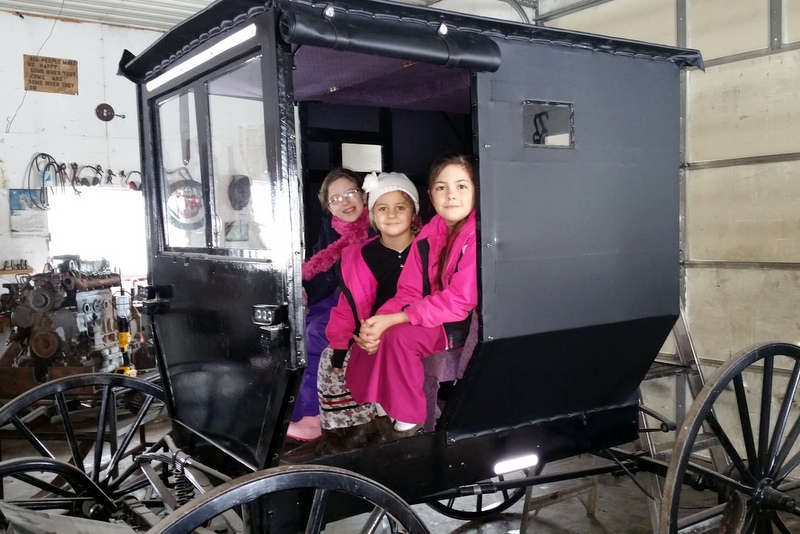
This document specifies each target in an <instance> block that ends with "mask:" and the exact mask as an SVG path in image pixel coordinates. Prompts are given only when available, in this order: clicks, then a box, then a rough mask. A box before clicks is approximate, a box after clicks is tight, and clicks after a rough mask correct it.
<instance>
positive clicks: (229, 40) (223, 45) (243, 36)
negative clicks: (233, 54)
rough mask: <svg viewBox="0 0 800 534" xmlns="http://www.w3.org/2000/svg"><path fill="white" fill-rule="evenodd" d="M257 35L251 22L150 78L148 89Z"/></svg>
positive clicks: (194, 67)
mask: <svg viewBox="0 0 800 534" xmlns="http://www.w3.org/2000/svg"><path fill="white" fill-rule="evenodd" d="M255 36H256V25H255V24H251V25H249V26H247V27H246V28H242V29H241V30H239V31H238V32H236V33H234V34H233V35H231V36H230V37H226V38H225V39H223V40H222V41H220V42H218V43H217V44H215V45H214V46H212V47H211V48H209V49H208V50H206V51H205V52H202V53H200V54H197V55H196V56H194V57H193V58H191V59H189V60H187V61H184V62H183V63H181V64H180V65H178V66H177V67H174V68H172V69H171V70H169V71H167V72H165V73H164V74H162V75H161V76H159V77H158V78H156V79H154V80H150V81H149V82H147V83H146V84H145V87H146V88H147V90H148V91H152V90H153V89H157V88H159V87H161V86H162V85H164V84H165V83H167V82H169V81H172V80H174V79H175V78H177V77H178V76H181V75H182V74H185V73H187V72H189V71H191V70H194V69H196V68H197V67H199V66H200V65H202V64H203V63H205V62H206V61H209V60H210V59H212V58H214V57H215V56H218V55H220V54H222V53H223V52H225V51H226V50H230V49H231V48H233V47H234V46H236V45H239V44H242V43H243V42H245V41H247V40H248V39H252V38H253V37H255Z"/></svg>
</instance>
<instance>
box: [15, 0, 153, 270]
mask: <svg viewBox="0 0 800 534" xmlns="http://www.w3.org/2000/svg"><path fill="white" fill-rule="evenodd" d="M51 30H52V35H50V37H49V38H48V35H49V34H50V32H51ZM159 35H160V34H159V33H158V32H153V31H146V30H135V29H130V28H122V27H115V26H105V25H100V24H91V23H76V22H64V21H58V22H56V23H55V25H54V19H48V18H40V17H33V16H27V15H26V16H25V17H24V18H22V17H20V16H17V15H14V14H12V13H9V12H4V11H0V40H2V50H3V53H2V54H0V117H2V119H3V120H2V121H0V266H1V265H2V261H3V260H4V259H22V258H24V259H27V260H28V263H29V264H30V265H31V266H32V267H33V268H35V269H36V270H37V271H41V269H42V267H43V265H44V264H45V262H46V261H47V257H48V246H47V241H46V239H45V238H44V237H32V238H11V237H10V226H9V199H8V190H9V189H10V188H25V187H27V177H26V176H25V174H26V170H27V168H28V165H29V163H30V161H31V159H32V158H33V156H35V155H36V154H38V153H40V152H45V153H48V154H50V155H52V156H53V157H54V158H55V159H56V160H57V161H59V162H65V163H67V165H68V166H69V163H70V162H73V161H74V162H77V163H79V164H81V165H83V164H91V165H97V164H99V165H101V166H102V167H103V168H104V169H107V168H110V169H112V170H113V171H114V172H118V171H119V170H121V169H124V170H125V171H126V172H127V171H131V170H139V166H140V164H139V144H138V125H137V119H136V117H137V109H136V92H135V86H134V84H133V83H131V82H129V81H127V80H125V79H124V78H122V77H120V76H117V74H116V73H117V64H118V62H119V59H120V57H121V55H122V51H123V50H124V49H126V48H127V49H128V50H130V51H131V52H133V53H134V54H139V53H140V52H142V51H143V50H144V49H145V48H146V47H147V46H149V44H150V43H152V42H153V41H155V39H157V38H158V36H159ZM45 41H46V42H45ZM43 43H45V44H44V46H43V47H42V44H43ZM40 47H41V51H39V49H40ZM25 54H28V55H40V56H49V57H58V58H65V59H74V60H76V61H77V62H78V84H79V87H78V95H75V96H73V95H60V94H53V93H42V92H27V93H26V92H25V91H24V80H23V55H25ZM23 98H24V102H23ZM104 102H105V103H108V104H110V105H111V106H112V107H113V108H114V110H115V112H116V113H118V114H122V115H125V116H126V118H124V119H122V118H119V117H115V118H114V119H113V120H112V121H110V122H103V121H101V120H99V119H98V118H97V117H96V115H95V108H96V107H97V105H98V104H101V103H104ZM20 104H22V105H21V106H20ZM18 107H19V110H18V111H17V108H18ZM15 113H16V117H14V114H15ZM12 117H14V119H13V122H11V124H10V127H9V122H8V121H10V120H11V118H12ZM7 128H8V131H6V130H7ZM90 211H91V210H88V209H87V210H85V212H84V213H76V224H75V231H76V232H83V233H85V235H86V238H87V239H91V238H92V226H93V225H95V224H108V221H102V220H100V221H98V220H96V219H94V218H93V217H92V214H91V213H90ZM140 253H141V254H145V251H144V250H142V251H141V252H140Z"/></svg>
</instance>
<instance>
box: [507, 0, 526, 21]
mask: <svg viewBox="0 0 800 534" xmlns="http://www.w3.org/2000/svg"><path fill="white" fill-rule="evenodd" d="M500 1H501V2H505V3H506V4H508V5H510V6H511V7H513V8H514V11H516V12H517V15H519V18H521V19H522V22H524V23H525V24H530V23H531V19H530V18H529V17H528V14H527V13H525V9H523V8H522V6H521V5H520V4H519V2H518V1H517V0H500Z"/></svg>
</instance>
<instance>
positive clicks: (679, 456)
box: [659, 343, 800, 534]
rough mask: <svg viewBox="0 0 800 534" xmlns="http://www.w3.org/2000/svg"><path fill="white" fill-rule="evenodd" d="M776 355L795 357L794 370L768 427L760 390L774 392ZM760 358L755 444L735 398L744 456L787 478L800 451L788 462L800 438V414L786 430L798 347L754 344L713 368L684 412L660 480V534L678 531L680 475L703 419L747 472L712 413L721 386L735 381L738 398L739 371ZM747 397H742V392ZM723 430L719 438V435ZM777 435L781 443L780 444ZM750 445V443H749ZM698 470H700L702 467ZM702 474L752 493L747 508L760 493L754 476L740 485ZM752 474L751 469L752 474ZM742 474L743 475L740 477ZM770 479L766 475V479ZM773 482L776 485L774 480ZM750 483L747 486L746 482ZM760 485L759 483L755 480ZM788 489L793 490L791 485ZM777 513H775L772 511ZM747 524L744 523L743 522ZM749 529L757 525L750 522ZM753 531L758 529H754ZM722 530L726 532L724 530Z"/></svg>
mask: <svg viewBox="0 0 800 534" xmlns="http://www.w3.org/2000/svg"><path fill="white" fill-rule="evenodd" d="M776 356H785V357H788V358H791V359H793V360H794V366H793V369H792V375H791V377H790V379H789V381H788V385H787V392H786V393H787V394H786V395H785V397H784V401H783V403H782V406H781V408H780V410H779V416H778V420H777V421H776V424H775V427H772V425H771V423H770V413H771V401H770V403H768V404H767V406H768V407H767V413H766V417H764V413H763V405H764V403H763V400H765V399H766V396H765V395H764V393H763V391H767V392H768V393H771V392H772V378H773V376H774V368H773V367H772V365H774V359H775V357H776ZM761 360H764V362H765V368H764V373H763V377H762V414H761V417H760V421H763V420H766V421H767V427H766V432H762V428H761V427H760V421H759V429H758V430H759V441H758V443H755V441H754V438H753V436H752V435H750V436H749V437H748V435H747V431H746V429H747V428H749V429H750V430H752V426H748V425H745V424H744V423H745V422H751V421H750V419H749V415H746V416H745V415H743V413H742V412H743V411H744V412H745V413H746V412H747V404H745V406H744V410H743V409H742V408H743V407H742V406H741V405H740V404H739V402H737V408H738V409H739V415H740V417H744V418H745V419H746V421H744V420H743V423H742V426H743V434H745V435H744V438H743V439H744V440H745V445H746V448H747V449H748V453H747V455H748V456H753V457H755V458H757V459H758V460H757V461H758V462H763V463H765V464H766V463H769V468H768V469H767V468H766V467H765V468H764V472H765V473H766V474H767V475H769V474H770V473H773V474H776V475H777V477H776V478H775V480H776V481H777V482H780V481H781V480H782V479H783V477H785V476H786V474H788V473H789V472H791V469H789V470H788V471H786V466H787V465H789V466H791V465H795V466H796V465H797V464H800V453H799V454H796V455H795V456H793V457H791V458H790V459H789V460H788V462H786V460H787V457H788V454H789V451H790V449H791V444H792V443H794V442H796V441H797V438H798V436H800V418H798V419H797V420H796V421H795V423H794V425H793V427H792V429H791V430H790V432H789V433H786V432H785V430H786V422H787V419H788V412H789V409H790V408H791V404H792V402H793V400H794V398H795V396H796V393H797V384H798V380H800V347H798V346H796V345H791V344H787V343H770V344H766V345H762V346H759V347H755V348H750V349H746V350H744V351H742V352H741V353H740V354H739V355H738V356H737V357H733V358H730V359H729V360H728V361H726V362H725V363H724V364H723V365H722V366H721V367H719V368H718V369H717V371H716V372H715V373H714V374H713V375H712V376H711V377H710V378H709V379H708V381H707V382H706V384H705V386H704V387H703V389H702V391H701V392H700V395H698V396H697V398H696V399H695V401H694V403H693V404H692V407H691V409H690V410H689V412H688V413H687V415H686V419H685V421H684V424H683V425H682V427H681V429H680V431H679V433H678V436H677V438H676V442H675V447H674V448H673V451H672V456H671V458H670V464H669V469H668V471H667V476H666V479H665V481H664V496H663V499H662V503H661V513H660V522H659V531H660V532H661V533H662V534H675V533H676V532H678V526H679V525H678V508H679V507H678V504H679V501H680V494H681V488H682V483H683V480H684V476H685V475H686V473H687V469H688V466H689V459H690V456H691V453H692V446H693V444H694V441H695V439H696V437H697V435H698V433H699V432H700V429H701V428H702V426H703V423H704V422H710V423H711V426H712V429H713V430H714V432H715V434H717V436H718V438H719V439H720V442H721V443H722V446H723V448H724V449H725V452H726V453H727V454H728V456H729V457H732V454H733V455H735V456H736V457H738V458H736V459H734V460H733V463H734V465H735V466H737V472H740V471H745V472H749V471H750V470H749V468H747V465H749V462H745V461H744V460H743V459H742V458H741V455H740V454H739V453H738V452H737V450H736V447H735V446H734V445H732V444H731V441H730V439H729V438H728V437H727V433H725V431H724V429H723V428H722V427H721V425H720V424H719V422H718V421H717V420H716V416H715V415H714V413H713V407H714V403H715V401H716V400H717V399H718V398H719V397H720V395H721V393H722V392H723V391H724V390H725V387H726V386H728V385H729V384H731V383H732V382H733V383H734V390H735V391H736V395H737V401H740V391H739V390H740V389H742V386H741V384H742V378H741V376H742V373H743V372H744V371H745V370H746V369H747V368H748V367H750V366H751V365H752V364H753V363H755V362H758V361H761ZM742 395H743V396H744V398H745V400H746V395H744V393H743V392H742ZM778 428H780V433H777V432H776V430H777V429H778ZM719 433H721V436H720V434H719ZM761 436H768V437H767V438H763V439H762V438H761ZM781 438H783V439H784V441H782V442H781ZM748 443H749V445H748ZM697 469H698V468H697V466H695V465H693V466H692V470H697ZM756 469H758V470H759V471H760V470H761V467H760V465H759V466H757V467H756ZM782 471H786V473H785V474H783V476H781V475H780V474H781V472H782ZM701 473H702V471H701ZM703 474H704V475H705V476H708V477H710V478H711V479H712V480H714V481H715V482H717V483H719V484H721V485H722V487H727V488H737V487H738V489H739V491H740V492H741V493H745V494H746V493H750V495H746V499H745V502H746V504H745V505H746V506H747V505H749V502H750V499H751V498H756V497H758V492H759V490H758V488H757V486H758V483H754V481H752V480H747V481H744V483H741V484H740V483H738V482H737V481H736V480H734V479H732V478H730V477H728V476H725V475H722V474H716V473H711V472H709V473H703ZM751 474H752V473H751ZM743 476H744V475H743ZM766 478H768V477H766ZM777 482H776V484H777ZM747 483H749V485H748V484H747ZM759 483H760V482H759ZM790 489H792V488H790ZM720 513H722V509H720ZM789 513H793V514H795V515H797V514H800V511H798V512H789ZM772 515H776V514H772ZM765 516H766V517H768V519H769V521H773V519H772V516H771V515H770V514H768V513H766V514H765ZM775 521H776V526H777V528H778V531H779V532H788V529H786V530H784V528H782V527H781V526H780V525H779V523H777V522H779V521H781V520H780V518H778V519H777V520H775ZM745 526H746V525H745ZM752 528H756V529H757V527H756V526H753V527H752ZM730 531H731V532H738V531H739V530H736V529H734V528H733V527H731V530H730ZM756 531H757V530H756ZM723 532H728V531H726V530H723Z"/></svg>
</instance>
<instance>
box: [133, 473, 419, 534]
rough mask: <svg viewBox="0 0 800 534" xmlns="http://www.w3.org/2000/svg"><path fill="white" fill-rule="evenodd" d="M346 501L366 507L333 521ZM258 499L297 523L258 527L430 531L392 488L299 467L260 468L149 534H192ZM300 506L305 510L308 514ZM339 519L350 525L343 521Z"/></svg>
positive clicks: (269, 513) (266, 510)
mask: <svg viewBox="0 0 800 534" xmlns="http://www.w3.org/2000/svg"><path fill="white" fill-rule="evenodd" d="M300 492H302V494H304V495H307V496H308V497H310V498H309V500H308V503H307V504H308V506H302V505H298V504H297V502H298V500H297V495H299V494H300ZM281 497H284V498H281ZM343 499H344V500H355V501H358V503H359V504H361V505H363V506H362V508H363V509H365V510H366V511H365V512H364V513H363V514H360V515H358V516H355V517H350V518H345V519H339V518H338V517H337V518H334V519H333V520H331V517H330V516H329V514H328V512H330V511H332V512H334V515H335V514H336V512H338V510H339V509H341V505H342V504H343ZM255 501H262V502H261V510H262V512H263V516H264V517H268V518H276V517H278V516H279V515H281V514H282V513H283V514H286V513H288V514H290V517H289V518H288V519H287V520H288V521H289V522H291V525H292V526H291V527H289V526H286V524H285V523H284V524H283V525H282V526H280V527H276V526H275V525H272V527H271V528H270V527H264V525H263V524H261V525H258V527H257V528H259V530H258V531H268V532H275V531H278V532H296V531H297V532H299V531H303V532H306V533H307V534H311V533H318V532H322V531H324V532H326V533H327V532H342V533H345V532H368V533H377V532H380V525H381V524H382V523H388V524H389V525H390V529H391V531H392V532H401V533H409V534H427V533H428V532H429V531H428V529H427V528H426V527H425V525H424V524H423V522H422V520H421V519H420V518H419V516H417V514H416V513H415V512H414V511H413V510H412V509H411V507H410V506H409V505H408V504H407V503H406V502H405V501H404V500H403V499H401V498H400V497H399V496H398V495H397V494H395V493H394V492H392V491H391V490H389V489H387V488H386V487H384V486H382V485H380V484H378V483H376V482H373V481H371V480H370V479H368V478H366V477H363V476H361V475H359V474H356V473H353V472H351V471H347V470H344V469H339V468H335V467H327V466H319V465H298V466H287V467H276V468H273V469H268V470H265V471H257V472H255V473H251V474H248V475H244V476H242V477H239V478H236V479H234V480H231V481H229V482H226V483H225V484H222V485H220V486H217V487H215V488H214V489H212V490H211V491H209V492H208V493H204V494H203V495H201V496H200V497H197V498H195V499H192V500H191V501H189V502H188V503H186V504H184V505H183V506H181V507H180V508H178V509H177V510H175V511H174V512H173V513H172V514H170V515H169V516H167V517H166V518H164V519H163V520H162V521H161V522H160V523H158V524H157V525H155V526H154V527H153V528H152V529H150V530H149V531H148V534H179V533H180V534H185V533H188V532H192V531H193V530H195V529H196V528H198V527H199V526H201V525H203V524H205V523H206V522H208V521H210V520H212V519H214V518H215V517H217V516H219V515H220V514H223V513H224V512H226V511H228V510H232V509H236V508H237V507H240V506H243V505H247V504H248V503H254V502H255ZM287 504H288V505H289V506H287ZM298 510H302V516H301V515H300V513H299V512H298ZM245 515H247V514H245ZM250 515H251V516H252V515H253V514H252V512H251V513H250ZM338 522H344V523H345V524H341V525H337V523H338Z"/></svg>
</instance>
